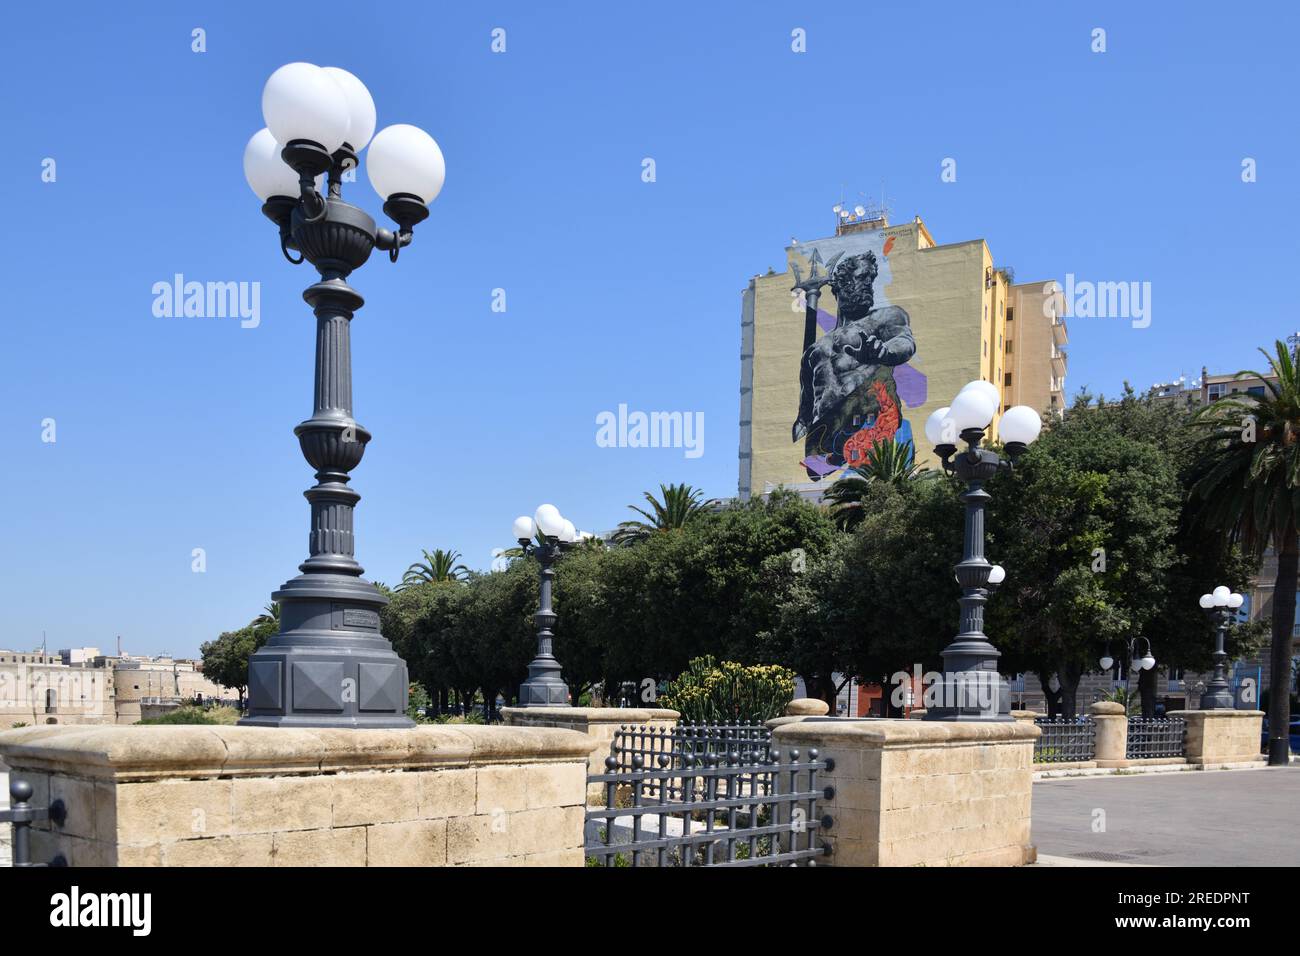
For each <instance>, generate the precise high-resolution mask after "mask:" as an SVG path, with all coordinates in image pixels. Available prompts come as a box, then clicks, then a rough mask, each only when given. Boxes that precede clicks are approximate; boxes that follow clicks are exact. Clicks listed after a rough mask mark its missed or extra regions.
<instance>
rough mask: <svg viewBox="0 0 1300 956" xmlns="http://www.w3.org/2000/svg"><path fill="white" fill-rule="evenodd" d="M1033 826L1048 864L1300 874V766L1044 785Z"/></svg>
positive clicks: (1038, 789) (1038, 787)
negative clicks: (1296, 869)
mask: <svg viewBox="0 0 1300 956" xmlns="http://www.w3.org/2000/svg"><path fill="white" fill-rule="evenodd" d="M1098 811H1102V812H1104V818H1103V817H1102V816H1101V815H1100V813H1098ZM1094 820H1101V821H1103V822H1104V825H1105V830H1104V832H1093V831H1094ZM1033 821H1034V824H1033V825H1034V831H1033V832H1034V843H1035V844H1036V845H1037V847H1038V852H1039V854H1041V855H1047V856H1058V857H1071V858H1074V859H1077V860H1080V861H1081V862H1082V861H1087V862H1091V863H1099V862H1100V863H1118V864H1138V865H1143V866H1300V765H1296V764H1293V765H1292V766H1290V767H1278V768H1274V769H1268V770H1230V771H1188V772H1184V773H1159V774H1140V775H1139V774H1134V775H1121V776H1114V777H1065V778H1060V779H1056V780H1040V781H1038V782H1037V783H1035V784H1034V795H1033Z"/></svg>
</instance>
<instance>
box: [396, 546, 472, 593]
mask: <svg viewBox="0 0 1300 956" xmlns="http://www.w3.org/2000/svg"><path fill="white" fill-rule="evenodd" d="M423 554H424V560H423V561H416V562H415V563H414V564H412V565H411V566H410V567H409V568H407V569H406V573H405V574H403V575H402V583H401V584H399V585H398V586H397V590H399V591H401V590H404V589H405V588H408V587H411V586H412V585H415V584H428V583H431V582H434V581H463V580H464V579H465V578H466V577H467V576H468V575H469V568H467V567H465V565H463V564H460V563H459V562H460V552H459V551H444V550H442V548H434V549H433V550H432V551H424V552H423Z"/></svg>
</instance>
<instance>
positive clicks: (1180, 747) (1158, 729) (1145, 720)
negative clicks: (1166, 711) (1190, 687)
mask: <svg viewBox="0 0 1300 956" xmlns="http://www.w3.org/2000/svg"><path fill="white" fill-rule="evenodd" d="M1186 732H1187V721H1186V719H1185V718H1183V717H1130V718H1129V719H1128V744H1127V745H1126V746H1125V748H1124V756H1125V757H1127V758H1128V759H1129V760H1141V759H1143V758H1145V757H1182V756H1184V755H1185V754H1186V753H1187V745H1186V739H1185V738H1186Z"/></svg>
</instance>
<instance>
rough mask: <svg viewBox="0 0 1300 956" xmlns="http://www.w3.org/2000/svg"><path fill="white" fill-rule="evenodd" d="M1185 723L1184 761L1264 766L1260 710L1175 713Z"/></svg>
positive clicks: (1202, 764) (1202, 765) (1262, 729)
mask: <svg viewBox="0 0 1300 956" xmlns="http://www.w3.org/2000/svg"><path fill="white" fill-rule="evenodd" d="M1169 716H1170V717H1182V718H1183V719H1184V720H1186V721H1187V762H1188V763H1192V764H1196V765H1198V766H1201V767H1217V766H1223V765H1228V764H1250V763H1265V762H1267V759H1268V758H1267V757H1265V756H1264V755H1263V754H1262V753H1261V752H1260V751H1261V738H1262V735H1263V732H1264V712H1263V711H1262V710H1176V711H1173V712H1172V713H1170V714H1169Z"/></svg>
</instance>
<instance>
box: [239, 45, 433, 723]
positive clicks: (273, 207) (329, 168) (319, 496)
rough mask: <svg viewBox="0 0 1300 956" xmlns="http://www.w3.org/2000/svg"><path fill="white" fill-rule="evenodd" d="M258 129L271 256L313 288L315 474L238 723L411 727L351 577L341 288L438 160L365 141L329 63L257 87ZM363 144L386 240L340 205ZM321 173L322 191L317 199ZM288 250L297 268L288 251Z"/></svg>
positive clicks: (360, 98) (358, 86) (415, 203)
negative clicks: (290, 569)
mask: <svg viewBox="0 0 1300 956" xmlns="http://www.w3.org/2000/svg"><path fill="white" fill-rule="evenodd" d="M262 115H263V118H264V119H265V120H266V125H267V128H266V129H263V130H260V131H259V132H257V133H255V134H253V137H252V139H250V140H249V142H248V145H247V146H246V147H245V149H244V175H245V177H246V178H247V179H248V185H249V186H250V187H252V189H253V191H254V192H255V193H256V194H257V196H258V198H259V199H261V200H262V202H263V203H264V205H263V206H262V212H263V213H264V214H265V215H266V217H267V218H268V219H270V220H271V221H272V222H274V223H275V224H276V226H277V227H278V229H279V233H280V251H281V252H282V253H284V256H285V258H286V259H288V260H289V261H290V262H292V263H294V264H295V265H297V264H298V263H301V262H303V261H306V262H309V263H311V265H312V266H313V267H314V268H315V269H316V271H317V272H319V273H320V281H318V282H316V283H314V284H313V285H311V286H309V287H308V288H307V290H306V291H305V292H303V298H304V299H306V300H307V304H308V305H310V306H311V307H312V310H313V311H314V312H315V314H316V369H315V402H314V405H313V410H312V415H311V417H310V418H308V419H307V420H306V421H304V422H302V423H301V424H299V425H298V426H297V427H296V428H295V429H294V434H295V435H297V436H298V444H299V446H300V447H301V449H302V454H303V457H304V458H306V459H307V463H308V464H309V465H311V466H312V468H314V469H315V471H316V485H315V486H314V487H312V488H309V489H308V490H307V491H306V492H305V493H304V494H305V495H306V498H307V500H308V501H309V502H310V503H311V533H310V535H309V537H308V548H309V551H310V556H309V557H308V558H307V560H306V561H304V562H303V563H302V564H300V565H299V566H298V568H299V570H300V571H301V572H302V573H301V574H300V575H298V576H297V577H295V578H293V579H292V580H290V581H288V582H286V583H285V584H283V585H281V586H280V590H278V591H276V592H275V593H274V594H273V595H272V597H273V598H274V599H275V600H276V601H277V602H278V603H279V605H280V607H281V615H280V617H281V623H280V630H279V633H277V634H276V635H275V636H273V637H272V638H271V639H270V640H269V641H267V643H266V646H264V647H263V648H261V649H260V650H259V651H257V652H256V653H255V654H253V656H252V658H251V659H250V661H249V665H248V714H247V716H246V717H244V719H243V720H241V721H240V723H241V724H252V725H255V726H262V727H410V726H413V721H411V720H410V718H408V717H407V716H406V705H407V689H408V683H407V670H406V663H405V662H404V661H403V660H402V659H401V658H400V657H398V656H397V654H396V653H395V652H394V651H393V647H392V645H391V644H390V643H389V642H388V641H387V640H386V639H385V638H384V636H383V634H382V633H380V628H379V612H380V610H381V609H382V608H383V607H384V605H385V604H387V603H388V599H387V598H385V597H384V595H383V594H381V593H380V592H379V590H378V589H377V588H376V587H375V586H374V585H373V584H371V583H370V582H369V581H367V580H365V579H364V578H363V577H362V576H361V575H362V572H363V570H364V569H363V568H362V567H361V565H360V564H358V563H357V560H356V557H355V554H356V544H355V539H354V534H353V523H352V519H353V509H354V508H355V507H356V504H357V502H358V501H359V500H360V498H361V496H360V495H359V494H357V493H356V492H355V491H353V490H352V489H351V488H349V487H348V480H349V477H350V476H349V474H348V473H349V472H350V471H352V469H353V468H355V467H356V466H357V465H358V464H360V463H361V457H362V454H363V453H364V452H365V448H366V443H367V442H369V441H370V432H368V431H367V430H366V429H365V428H363V427H362V426H361V425H359V424H358V423H357V421H356V420H355V419H354V418H353V417H352V340H351V324H352V316H353V314H354V313H355V312H356V310H357V309H359V308H361V306H362V304H363V302H364V300H363V299H362V298H361V296H360V295H359V294H358V293H357V291H356V290H355V289H353V288H352V287H351V286H350V285H348V283H347V279H348V276H349V275H350V274H351V273H352V272H353V271H354V270H355V269H358V268H360V267H361V266H362V265H364V264H365V262H366V260H367V259H369V258H370V253H371V252H372V251H373V250H375V249H380V250H382V251H386V252H387V253H388V255H389V258H390V259H391V260H392V261H394V262H396V261H397V254H398V251H399V250H400V249H402V248H403V247H404V246H406V245H408V244H409V243H410V242H411V235H412V232H411V231H412V229H413V227H414V226H415V225H416V224H417V223H419V222H421V221H422V220H423V219H424V218H425V217H426V216H428V215H429V210H428V209H427V208H426V206H427V204H428V203H429V202H432V201H433V198H434V197H435V196H437V194H438V192H439V190H440V189H441V188H442V181H443V174H444V167H443V158H442V152H441V150H439V149H438V144H437V143H435V142H434V141H433V140H432V139H431V138H430V137H429V136H428V134H427V133H422V132H420V131H419V130H416V129H415V128H414V127H410V126H390V127H388V128H387V129H384V130H381V131H380V132H379V133H378V134H376V135H375V136H374V137H373V139H372V138H371V134H372V133H373V132H374V129H375V104H374V101H373V100H372V99H371V98H370V94H369V92H367V90H366V88H365V86H364V85H363V84H362V82H361V81H360V80H358V79H357V78H356V77H355V76H353V75H352V74H351V73H348V72H346V71H345V70H340V69H338V68H336V67H325V68H324V69H322V68H321V67H318V66H315V65H313V64H311V63H290V64H288V65H286V66H282V67H281V68H280V69H278V70H276V71H275V72H274V73H273V74H271V78H270V79H269V80H267V82H266V87H265V88H264V89H263V91H262ZM367 145H369V147H370V152H369V153H368V155H367V158H366V167H367V171H368V173H369V176H370V181H371V184H372V185H374V187H375V189H376V190H377V191H378V192H379V194H380V196H381V198H383V199H384V200H385V202H384V212H385V213H387V214H388V216H389V217H390V218H391V219H392V220H393V221H394V222H395V223H396V224H397V227H398V228H397V231H396V232H393V231H390V230H388V229H380V228H376V226H375V221H374V220H373V219H372V218H370V216H369V215H368V214H367V213H366V212H365V211H363V210H362V209H360V208H358V207H356V206H353V205H351V204H349V203H346V202H344V201H343V187H342V184H343V175H344V173H346V172H347V171H348V170H351V169H355V168H356V166H357V162H358V154H359V153H360V152H361V150H363V149H365V148H366V146H367ZM322 176H328V183H329V187H328V195H327V196H322V195H321V193H320V186H321V178H322ZM295 252H296V253H297V254H298V255H297V257H296V258H295V257H294V256H293V255H292V254H291V253H295Z"/></svg>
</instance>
